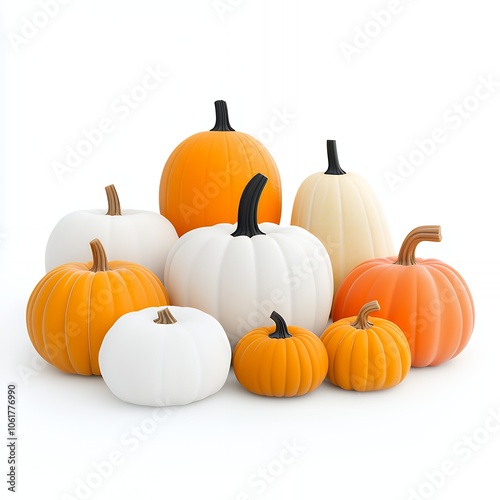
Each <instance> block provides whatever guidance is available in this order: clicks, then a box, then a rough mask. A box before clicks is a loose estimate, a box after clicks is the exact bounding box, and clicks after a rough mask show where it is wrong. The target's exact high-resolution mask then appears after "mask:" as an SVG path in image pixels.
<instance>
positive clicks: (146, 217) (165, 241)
mask: <svg viewBox="0 0 500 500" xmlns="http://www.w3.org/2000/svg"><path fill="white" fill-rule="evenodd" d="M106 195H107V197H108V211H107V212H106V210H99V209H96V210H79V211H76V212H72V213H70V214H68V215H66V216H65V217H63V218H62V219H61V220H60V221H59V222H58V223H57V224H56V226H55V227H54V229H53V230H52V233H51V235H50V237H49V240H48V243H47V248H46V251H45V270H46V272H49V271H51V270H52V269H54V268H55V267H57V266H59V265H62V264H67V263H68V262H87V261H90V260H92V254H91V253H90V249H89V245H88V242H89V241H91V240H93V239H95V238H98V239H99V240H100V241H101V242H102V244H103V246H104V247H105V248H106V253H107V255H108V258H109V259H110V260H126V261H130V262H135V263H137V264H141V265H142V266H144V267H146V268H148V269H149V270H150V271H152V272H153V273H154V274H156V276H158V278H159V279H160V280H163V272H164V270H165V261H166V259H167V254H168V252H169V250H170V248H171V247H172V245H173V244H174V243H175V242H176V241H177V240H178V239H179V238H178V236H177V233H176V231H175V229H174V226H173V225H172V224H171V223H170V222H169V221H168V220H167V219H165V217H163V216H162V215H160V214H158V213H155V212H148V211H142V210H121V209H120V201H119V199H118V195H117V193H116V189H115V187H114V186H113V185H110V186H107V187H106Z"/></svg>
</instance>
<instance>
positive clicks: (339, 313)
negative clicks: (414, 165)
mask: <svg viewBox="0 0 500 500" xmlns="http://www.w3.org/2000/svg"><path fill="white" fill-rule="evenodd" d="M422 241H441V228H440V226H420V227H417V228H416V229H414V230H413V231H411V232H410V233H409V234H408V236H407V237H406V239H405V240H404V242H403V244H402V245H401V250H400V251H399V255H398V257H397V258H396V257H388V258H383V259H372V260H368V261H366V262H364V263H362V264H360V265H359V266H357V267H355V268H354V269H353V270H352V271H351V272H350V273H349V274H348V275H347V277H346V278H345V280H344V281H343V282H342V284H341V285H340V288H339V289H338V291H337V294H336V295H335V299H334V302H333V319H334V321H336V320H338V319H340V318H345V317H347V316H354V315H355V314H357V312H358V311H359V309H360V308H361V307H362V306H363V305H364V304H366V303H367V302H370V301H372V300H378V302H379V304H380V311H377V312H374V313H373V315H374V316H380V317H383V318H385V319H388V320H390V321H392V322H393V323H396V325H398V326H399V327H400V328H401V330H403V332H404V334H405V336H406V338H407V339H408V342H409V344H410V349H411V355H412V366H435V365H439V364H441V363H444V362H445V361H448V360H449V359H451V358H453V357H455V356H457V355H458V354H459V353H460V352H462V350H463V349H464V348H465V346H466V345H467V342H468V341H469V339H470V336H471V334H472V330H473V327H474V303H473V301H472V296H471V294H470V291H469V288H468V287H467V284H466V283H465V281H464V279H463V278H462V276H460V274H459V273H458V272H457V271H455V270H454V269H453V268H452V267H451V266H449V265H448V264H445V263H444V262H442V261H440V260H437V259H425V260H424V259H420V258H416V257H415V249H416V247H417V245H418V244H419V243H420V242H422Z"/></svg>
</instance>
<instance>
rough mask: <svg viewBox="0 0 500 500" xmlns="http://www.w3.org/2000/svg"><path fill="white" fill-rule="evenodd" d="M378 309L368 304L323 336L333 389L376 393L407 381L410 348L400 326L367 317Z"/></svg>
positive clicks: (375, 304)
mask: <svg viewBox="0 0 500 500" xmlns="http://www.w3.org/2000/svg"><path fill="white" fill-rule="evenodd" d="M379 309H380V306H379V304H378V302H377V301H376V300H374V301H372V302H368V303H367V304H365V305H364V306H363V307H362V308H361V309H360V311H359V314H358V316H357V317H355V316H352V317H350V318H344V319H341V320H338V321H336V322H335V323H333V324H332V325H330V326H329V327H328V328H327V329H326V330H325V332H324V333H323V335H322V336H321V341H322V342H323V344H324V345H325V347H326V351H327V353H328V373H327V377H328V379H329V380H330V382H331V383H332V384H333V385H337V386H339V387H341V388H342V389H346V390H355V391H363V392H364V391H375V390H380V389H388V388H389V387H393V386H395V385H397V384H399V383H400V382H401V381H402V380H403V379H404V378H405V377H406V375H407V373H408V370H409V369H410V365H411V352H410V346H409V345H408V341H407V340H406V337H405V335H404V333H403V332H402V331H401V329H400V328H399V327H398V326H397V325H395V324H394V323H391V322H390V321H387V320H385V319H382V318H370V317H368V315H369V314H370V313H372V312H375V311H378V310H379Z"/></svg>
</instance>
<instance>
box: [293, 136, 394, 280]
mask: <svg viewBox="0 0 500 500" xmlns="http://www.w3.org/2000/svg"><path fill="white" fill-rule="evenodd" d="M326 145H327V153H328V168H327V170H326V171H325V172H324V173H323V172H319V173H316V174H312V175H310V176H309V177H308V178H307V179H306V180H305V181H304V182H303V183H302V184H301V186H300V188H299V190H298V192H297V195H296V196H295V201H294V204H293V210H292V224H293V225H296V226H300V227H303V228H304V229H307V230H308V231H310V232H311V233H312V234H314V235H315V236H317V237H318V238H319V239H320V240H321V242H322V243H323V245H325V248H326V249H327V251H328V254H329V255H330V260H331V262H332V269H333V277H334V280H335V290H338V287H339V286H340V284H341V283H342V281H343V280H344V278H345V277H346V276H347V274H348V273H349V272H350V271H351V270H352V269H353V268H354V267H356V266H357V265H358V264H361V262H363V261H365V260H368V259H374V258H376V257H385V256H387V255H392V254H393V246H392V238H391V235H390V232H389V229H388V226H387V223H386V220H385V216H384V213H383V211H382V207H381V206H380V204H379V202H378V200H377V198H376V197H375V194H374V193H373V190H372V189H371V187H370V185H369V184H368V183H367V182H366V181H365V180H364V179H363V178H362V177H361V176H360V175H357V174H355V173H352V172H348V173H346V172H344V170H342V168H341V167H340V164H339V159H338V155H337V145H336V142H335V141H333V140H328V141H326Z"/></svg>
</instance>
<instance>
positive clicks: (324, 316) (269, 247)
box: [165, 174, 333, 347]
mask: <svg viewBox="0 0 500 500" xmlns="http://www.w3.org/2000/svg"><path fill="white" fill-rule="evenodd" d="M266 181H267V179H266V177H264V176H263V175H261V174H256V175H255V177H254V178H253V179H252V180H251V181H250V182H249V183H248V185H247V186H246V188H245V190H244V192H243V194H242V196H241V202H240V206H239V211H238V223H237V224H234V225H233V224H217V225H215V226H212V227H203V228H198V229H194V230H193V231H190V232H189V233H187V234H185V235H184V236H182V237H181V238H180V239H179V241H178V242H177V243H176V244H175V245H174V246H173V247H172V250H171V251H170V253H169V255H168V258H167V263H166V266H165V286H166V287H167V290H168V293H169V294H170V298H171V300H172V303H173V304H175V305H181V306H189V307H195V308H197V309H201V310H202V311H205V312H207V313H208V314H211V315H212V316H214V317H215V318H216V319H217V320H218V321H220V323H221V324H222V326H223V327H224V330H225V331H226V333H227V335H228V337H229V340H230V342H231V345H232V347H234V346H235V345H236V343H237V342H238V340H239V339H240V338H241V337H242V336H243V335H244V334H245V333H247V332H249V331H250V330H252V329H253V328H255V327H257V326H259V325H265V324H271V320H270V319H269V314H270V313H271V312H272V311H273V310H274V309H276V308H278V307H279V308H280V310H281V311H282V314H283V315H285V316H286V317H287V319H288V321H290V323H292V324H294V325H300V326H302V327H303V328H306V329H308V330H311V331H313V332H314V333H316V335H318V336H319V335H321V333H322V332H323V330H324V329H325V326H326V324H327V322H328V318H329V315H330V311H331V304H332V298H333V279H332V270H331V264H330V258H329V257H328V253H327V252H326V250H325V248H324V246H323V245H322V243H321V242H320V241H319V240H318V239H317V238H316V237H315V236H313V235H312V234H310V233H309V232H308V231H306V230H305V229H302V228H300V227H294V226H289V227H282V226H278V225H276V224H272V223H263V224H260V225H258V224H257V217H256V214H257V207H258V203H259V198H260V195H261V193H262V190H263V189H264V186H265V185H266ZM302 304H308V305H307V307H303V306H302Z"/></svg>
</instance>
